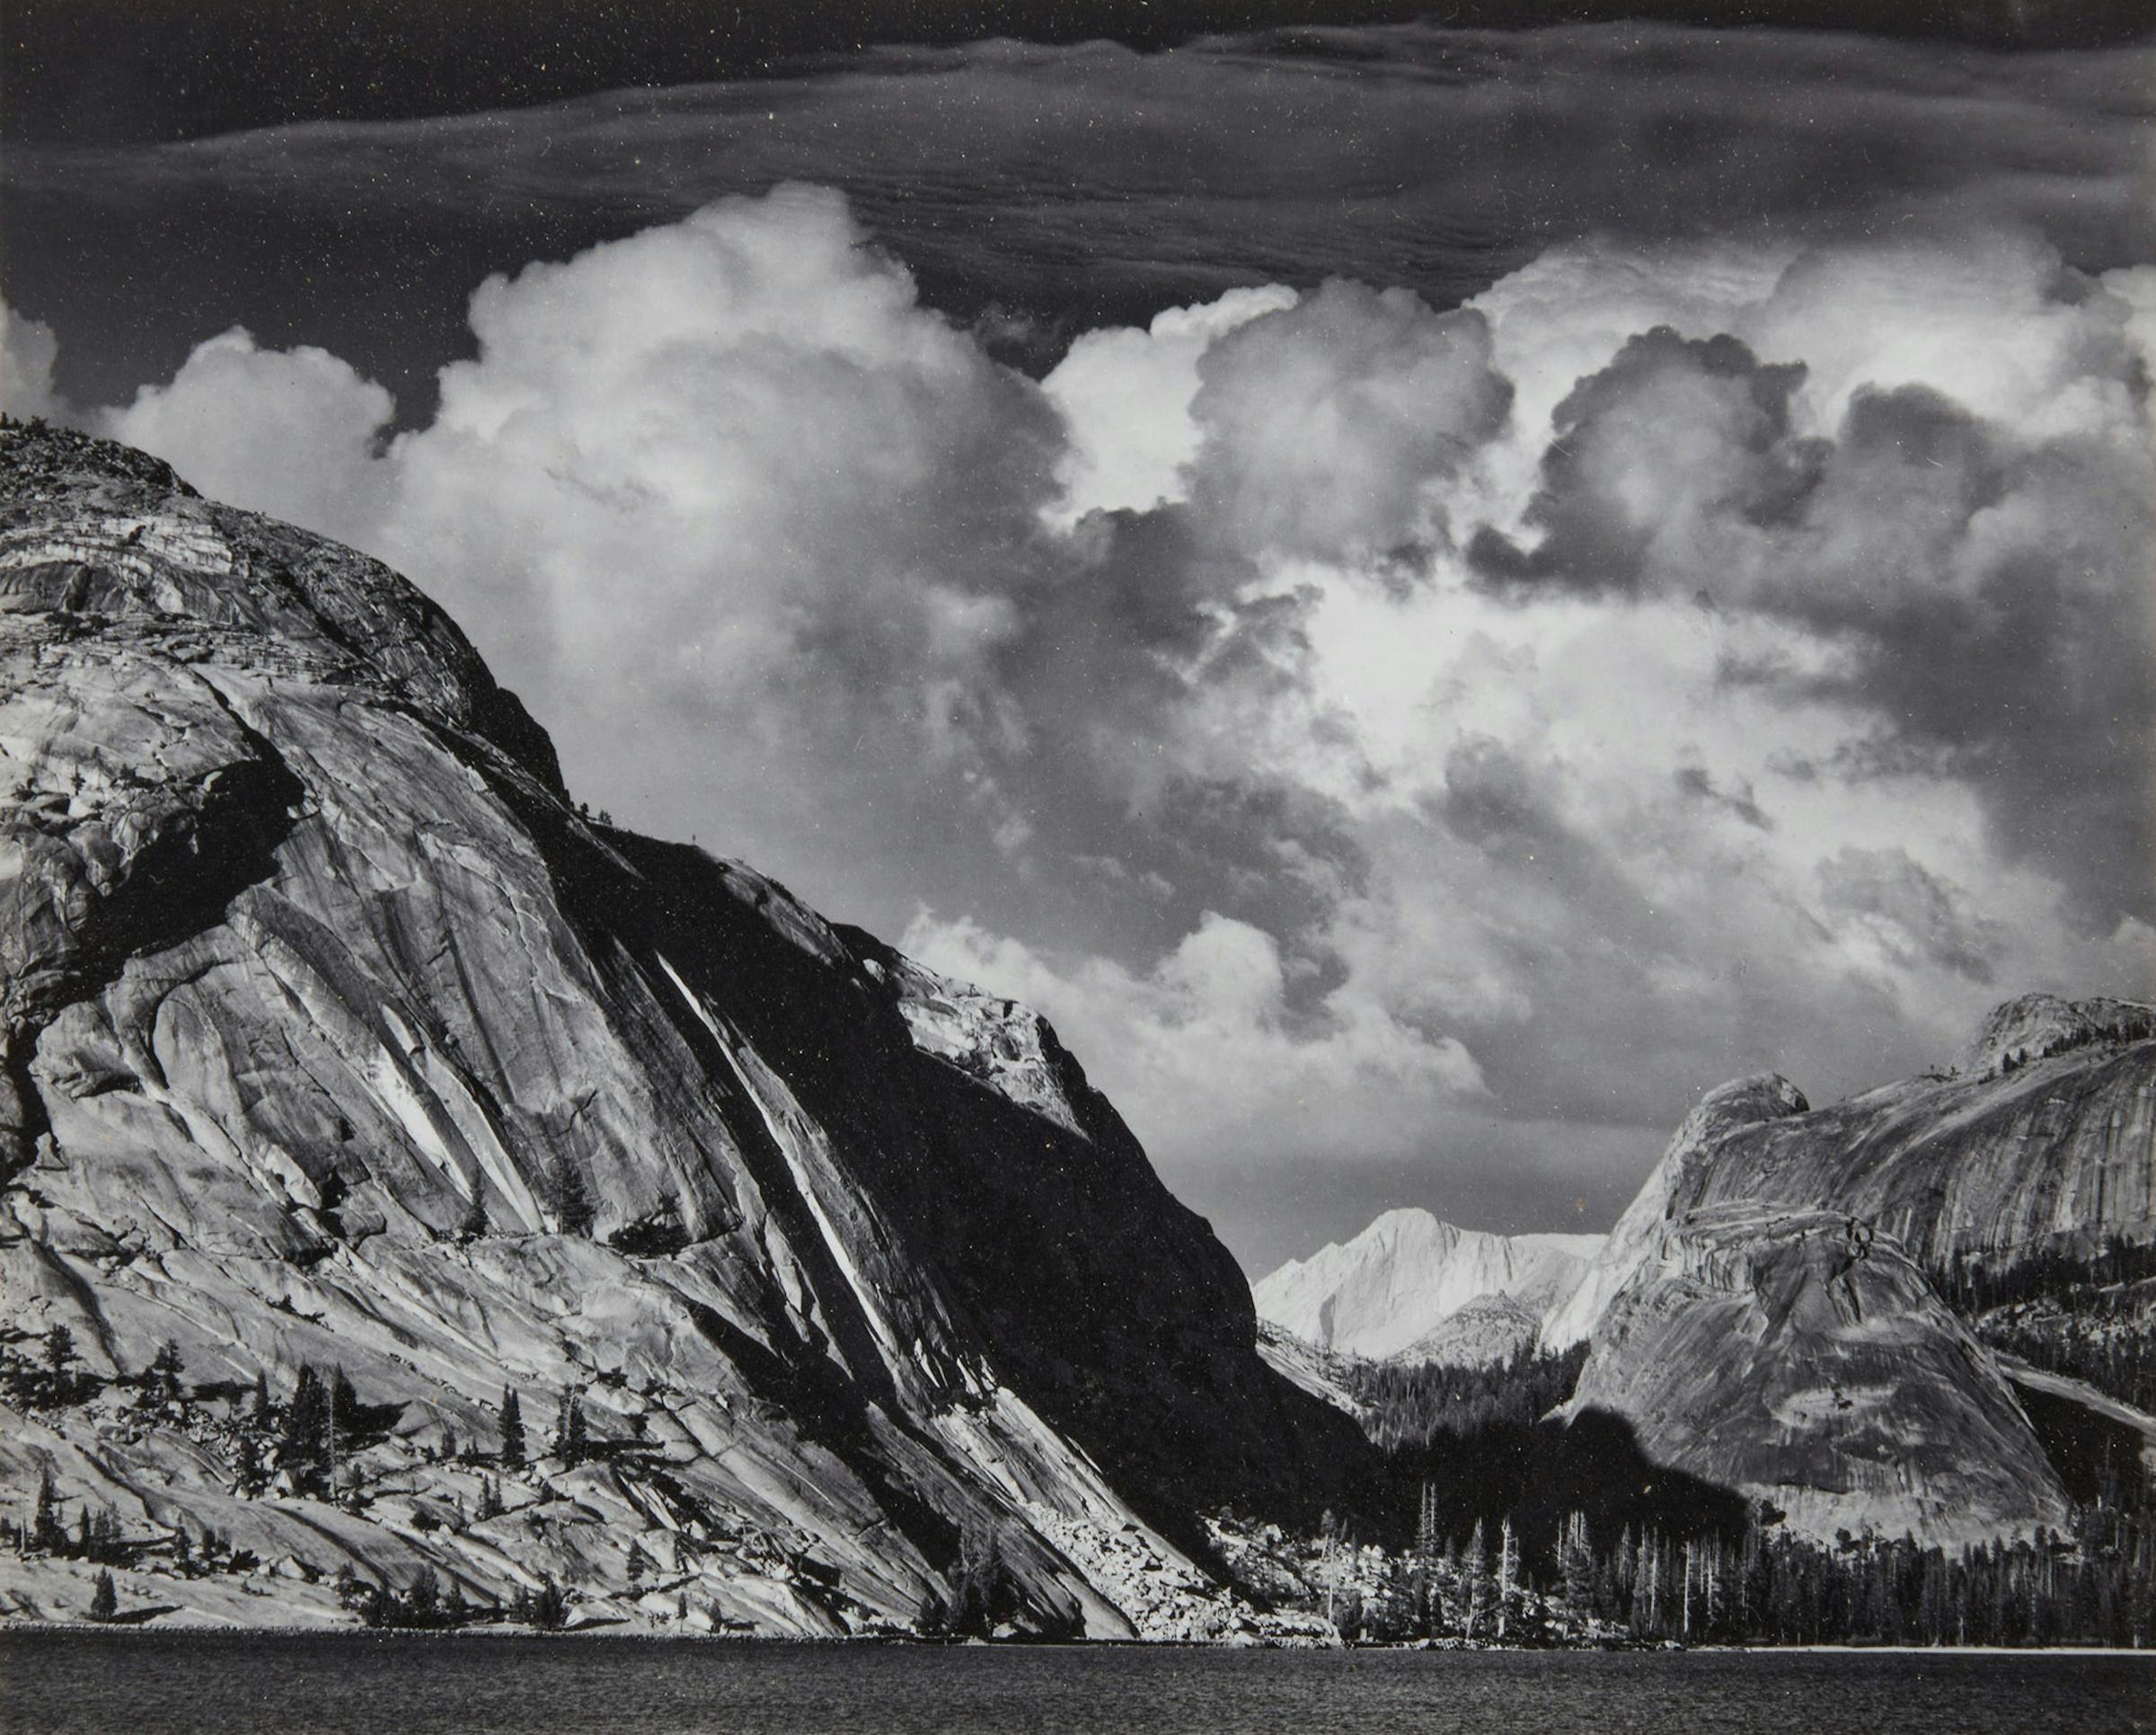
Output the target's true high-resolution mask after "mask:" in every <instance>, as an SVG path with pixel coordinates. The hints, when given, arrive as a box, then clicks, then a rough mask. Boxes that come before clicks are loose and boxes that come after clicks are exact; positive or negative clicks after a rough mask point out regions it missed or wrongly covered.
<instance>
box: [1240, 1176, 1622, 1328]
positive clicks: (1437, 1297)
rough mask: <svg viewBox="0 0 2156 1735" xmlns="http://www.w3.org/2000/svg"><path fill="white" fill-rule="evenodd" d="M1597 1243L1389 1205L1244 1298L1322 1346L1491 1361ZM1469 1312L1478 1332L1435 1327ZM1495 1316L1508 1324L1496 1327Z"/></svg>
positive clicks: (1566, 1288)
mask: <svg viewBox="0 0 2156 1735" xmlns="http://www.w3.org/2000/svg"><path fill="white" fill-rule="evenodd" d="M1602 1243H1603V1237H1602V1236H1600V1235H1486V1234H1484V1233H1482V1232H1481V1231H1480V1230H1476V1229H1459V1228H1455V1227H1454V1226H1453V1225H1451V1224H1450V1223H1442V1222H1440V1221H1438V1219H1437V1218H1436V1217H1432V1216H1431V1215H1430V1214H1429V1213H1428V1212H1427V1211H1422V1210H1414V1209H1407V1210H1395V1211H1387V1212H1386V1213H1385V1214H1384V1215H1383V1217H1379V1218H1377V1219H1376V1221H1374V1223H1372V1224H1371V1225H1370V1226H1369V1227H1368V1228H1366V1229H1365V1230H1364V1231H1363V1232H1362V1234H1360V1235H1356V1237H1355V1239H1354V1240H1352V1241H1350V1242H1347V1244H1344V1245H1343V1244H1339V1243H1337V1242H1336V1243H1334V1244H1330V1245H1328V1246H1326V1247H1324V1248H1322V1249H1321V1250H1320V1251H1319V1252H1317V1253H1312V1255H1311V1256H1310V1257H1309V1258H1308V1259H1304V1260H1290V1261H1288V1262H1287V1263H1286V1264H1285V1265H1283V1266H1282V1267H1281V1268H1280V1269H1279V1270H1277V1271H1275V1272H1273V1273H1272V1275H1271V1276H1269V1277H1267V1278H1265V1279H1261V1280H1260V1281H1259V1282H1258V1283H1257V1284H1256V1285H1255V1286H1253V1288H1252V1290H1251V1293H1252V1296H1253V1297H1254V1298H1255V1299H1256V1301H1257V1305H1258V1313H1259V1317H1261V1318H1263V1319H1267V1320H1270V1321H1271V1322H1272V1323H1275V1324H1277V1325H1279V1326H1281V1327H1282V1328H1284V1329H1285V1330H1286V1331H1289V1332H1294V1334H1295V1335H1296V1336H1297V1337H1300V1338H1303V1339H1304V1340H1306V1341H1309V1342H1311V1343H1314V1344H1316V1345H1317V1346H1318V1347H1319V1348H1320V1349H1321V1350H1332V1351H1335V1352H1338V1353H1341V1354H1347V1355H1357V1356H1366V1357H1370V1358H1372V1359H1384V1358H1386V1357H1393V1356H1401V1357H1403V1358H1404V1357H1406V1356H1407V1355H1408V1354H1409V1353H1410V1352H1413V1353H1415V1354H1416V1355H1417V1357H1418V1359H1430V1360H1443V1359H1448V1357H1449V1356H1450V1354H1451V1353H1452V1351H1453V1350H1454V1349H1455V1348H1457V1349H1459V1350H1462V1352H1463V1353H1465V1354H1467V1355H1468V1356H1469V1358H1470V1359H1477V1360H1480V1359H1490V1357H1489V1350H1490V1349H1491V1348H1492V1347H1493V1346H1497V1345H1498V1344H1500V1343H1501V1342H1502V1343H1509V1344H1512V1345H1513V1346H1514V1347H1517V1340H1518V1338H1519V1336H1520V1333H1519V1332H1518V1331H1517V1323H1518V1321H1519V1320H1520V1319H1521V1318H1522V1317H1523V1316H1524V1317H1525V1318H1526V1319H1527V1320H1528V1321H1529V1322H1530V1324H1531V1325H1532V1323H1533V1322H1535V1321H1539V1319H1540V1317H1541V1315H1542V1313H1543V1311H1544V1310H1545V1309H1547V1308H1548V1307H1550V1306H1551V1305H1553V1304H1554V1303H1556V1302H1557V1301H1559V1300H1560V1299H1562V1298H1563V1297H1565V1296H1566V1295H1568V1293H1569V1292H1570V1291H1571V1290H1572V1289H1573V1288H1575V1287H1576V1286H1577V1283H1578V1281H1579V1278H1580V1276H1581V1273H1582V1272H1583V1271H1584V1270H1586V1267H1587V1264H1588V1262H1589V1261H1591V1260H1592V1259H1593V1258H1594V1257H1595V1254H1596V1253H1598V1252H1599V1251H1600V1249H1601V1247H1602ZM1471 1307H1472V1308H1473V1309H1474V1310H1475V1311H1474V1314H1473V1315H1472V1316H1471V1317H1472V1319H1473V1321H1474V1323H1475V1324H1476V1327H1477V1329H1475V1330H1472V1331H1467V1330H1462V1332H1455V1333H1450V1334H1448V1333H1445V1332H1442V1331H1441V1330H1440V1327H1442V1326H1443V1325H1444V1324H1445V1322H1447V1321H1449V1320H1452V1319H1454V1317H1455V1316H1456V1315H1459V1314H1461V1313H1462V1310H1463V1309H1468V1308H1471ZM1499 1315H1503V1316H1504V1317H1506V1318H1507V1319H1509V1320H1510V1321H1512V1322H1513V1323H1512V1326H1511V1327H1510V1328H1508V1329H1506V1330H1496V1329H1494V1328H1495V1327H1496V1326H1497V1325H1498V1316H1499ZM1526 1341H1527V1342H1529V1343H1532V1342H1533V1332H1532V1330H1530V1331H1529V1332H1527V1334H1526ZM1500 1353H1502V1354H1508V1353H1510V1350H1509V1349H1503V1350H1500Z"/></svg>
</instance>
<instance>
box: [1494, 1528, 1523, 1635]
mask: <svg viewBox="0 0 2156 1735" xmlns="http://www.w3.org/2000/svg"><path fill="white" fill-rule="evenodd" d="M1519 1589H1520V1545H1519V1539H1518V1538H1517V1537H1516V1536H1514V1535H1513V1531H1512V1519H1511V1518H1506V1520H1505V1522H1504V1525H1503V1527H1501V1528H1500V1529H1499V1531H1498V1637H1499V1638H1500V1639H1501V1638H1503V1637H1504V1636H1505V1634H1506V1631H1507V1628H1508V1627H1509V1626H1510V1624H1511V1621H1512V1605H1513V1602H1514V1599H1515V1598H1516V1597H1517V1596H1518V1594H1519Z"/></svg>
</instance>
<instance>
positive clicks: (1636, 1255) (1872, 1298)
mask: <svg viewBox="0 0 2156 1735" xmlns="http://www.w3.org/2000/svg"><path fill="white" fill-rule="evenodd" d="M2152 1244H2156V1014H2152V1012H2151V1009H2150V1008H2147V1007H2145V1006H2138V1005H2131V1004H2128V1003H2123V1002H2116V1001H2091V1002H2081V1003H2073V1002H2067V1001H2063V1000H2059V999H2056V998H2054V997H2052V996H2025V997H2024V998H2022V999H2020V1000H2017V1001H2012V1002H2010V1003H2008V1004H2007V1005H2003V1006H2001V1007H2000V1008H1999V1009H1998V1010H1997V1011H1996V1012H1994V1013H1993V1014H1992V1015H1991V1017H1990V1018H1989V1019H1988V1020H1987V1021H1986V1022H1985V1023H1984V1028H1983V1029H1982V1030H1981V1031H1979V1032H1978V1034H1977V1035H1976V1037H1975V1039H1974V1040H1973V1041H1972V1042H1971V1043H1970V1044H1969V1046H1968V1047H1967V1048H1966V1049H1965V1050H1964V1051H1963V1053H1962V1055H1961V1056H1960V1058H1959V1059H1958V1061H1957V1064H1956V1066H1955V1067H1952V1068H1950V1069H1944V1070H1940V1071H1938V1072H1934V1073H1931V1074H1927V1075H1925V1076H1922V1077H1920V1078H1915V1079H1911V1080H1906V1081H1904V1082H1901V1083H1897V1084H1889V1085H1886V1086H1883V1087H1881V1088H1879V1089H1878V1090H1873V1091H1869V1092H1866V1093H1862V1094H1860V1095H1858V1096H1855V1097H1852V1098H1851V1099H1849V1100H1848V1101H1846V1102H1841V1103H1837V1104H1834V1105H1833V1106H1832V1107H1830V1108H1824V1109H1816V1110H1815V1109H1814V1108H1812V1106H1811V1105H1810V1104H1809V1103H1808V1102H1807V1101H1806V1099H1805V1097H1804V1095H1803V1093H1801V1092H1799V1091H1798V1089H1797V1088H1796V1087H1795V1086H1794V1085H1793V1084H1790V1083H1789V1081H1788V1080H1787V1079H1784V1078H1780V1077H1778V1076H1772V1075H1770V1076H1762V1077H1757V1078H1750V1079H1743V1080H1739V1081H1737V1082H1736V1083H1735V1084H1727V1085H1724V1086H1722V1087H1721V1088H1720V1089H1719V1090H1717V1091H1714V1092H1711V1093H1710V1094H1709V1095H1708V1096H1707V1097H1706V1098H1705V1099H1704V1100H1703V1101H1702V1102H1701V1104H1700V1105H1699V1107H1698V1108H1697V1109H1695V1110H1694V1111H1692V1114H1691V1115H1690V1116H1689V1117H1688V1118H1687V1119H1686V1120H1685V1122H1684V1124H1683V1127H1682V1128H1680V1129H1679V1130H1678V1132H1677V1135H1676V1137H1675V1138H1674V1140H1673V1141H1672V1143H1671V1145H1670V1146H1669V1149H1668V1151H1667V1153H1666V1155H1664V1157H1663V1158H1662V1161H1661V1162H1660V1164H1658V1165H1657V1168H1656V1169H1655V1171H1654V1173H1652V1174H1651V1175H1650V1176H1649V1177H1648V1181H1647V1183H1646V1185H1645V1186H1644V1187H1642V1188H1641V1190H1640V1192H1639V1196H1638V1197H1637V1198H1636V1199H1634V1200H1633V1202H1632V1203H1631V1205H1630V1207H1628V1208H1627V1209H1626V1210H1625V1212H1624V1214H1623V1215H1622V1217H1620V1218H1619V1220H1618V1223H1617V1226H1616V1227H1615V1228H1614V1229H1613V1231H1612V1233H1611V1235H1610V1238H1609V1241H1608V1244H1607V1245H1606V1246H1605V1247H1604V1249H1603V1251H1602V1253H1600V1254H1599V1255H1598V1256H1597V1257H1596V1259H1595V1262H1594V1263H1593V1264H1592V1265H1591V1266H1590V1267H1589V1268H1588V1270H1587V1271H1586V1276H1585V1277H1584V1278H1583V1279H1582V1280H1581V1281H1580V1283H1579V1285H1578V1287H1577V1288H1576V1289H1575V1290H1574V1292H1573V1294H1572V1295H1571V1297H1569V1298H1568V1300H1566V1301H1565V1302H1564V1303H1563V1304H1562V1305H1560V1306H1559V1307H1557V1308H1556V1309H1554V1310H1553V1311H1552V1313H1551V1315H1550V1317H1549V1319H1548V1320H1547V1321H1546V1322H1545V1325H1544V1332H1543V1341H1544V1343H1545V1344H1546V1345H1548V1346H1551V1347H1554V1348H1562V1347H1564V1346H1566V1345H1568V1344H1572V1343H1576V1342H1578V1341H1581V1340H1582V1339H1585V1340H1586V1341H1587V1342H1588V1344H1589V1345H1590V1351H1589V1355H1588V1359H1587V1362H1586V1368H1585V1369H1584V1370H1583V1372H1582V1374H1581V1376H1580V1380H1579V1385H1578V1388H1577V1393H1576V1394H1575V1396H1574V1399H1573V1402H1572V1405H1571V1408H1572V1410H1573V1411H1574V1412H1577V1411H1579V1410H1581V1409H1585V1408H1588V1407H1599V1408H1604V1409H1609V1410H1614V1411H1616V1412H1620V1413H1621V1414H1623V1415H1625V1416H1626V1417H1627V1418H1628V1419H1630V1421H1632V1422H1633V1424H1634V1425H1635V1427H1636V1428H1637V1429H1638V1430H1639V1437H1640V1441H1641V1444H1642V1445H1643V1447H1645V1448H1646V1449H1647V1451H1648V1453H1649V1455H1650V1456H1654V1457H1655V1458H1656V1459H1657V1461H1660V1462H1666V1463H1669V1464H1672V1465H1675V1466H1677V1467H1680V1468H1683V1469H1685V1470H1688V1471H1691V1472H1692V1473H1693V1474H1699V1475H1702V1476H1707V1477H1709V1478H1710V1479H1713V1480H1717V1481H1720V1482H1722V1483H1726V1484H1727V1485H1730V1486H1734V1487H1737V1488H1739V1489H1742V1490H1743V1491H1744V1492H1747V1493H1750V1494H1754V1495H1756V1496H1758V1497H1760V1498H1763V1499H1766V1500H1770V1501H1771V1502H1772V1504H1774V1505H1776V1506H1778V1507H1780V1508H1783V1509H1786V1510H1787V1511H1788V1512H1789V1515H1790V1522H1791V1523H1792V1525H1793V1526H1795V1527H1798V1528H1800V1529H1803V1530H1805V1531H1807V1532H1808V1533H1810V1534H1813V1535H1816V1536H1825V1537H1830V1538H1831V1537H1832V1536H1833V1534H1834V1532H1835V1531H1837V1530H1839V1529H1844V1528H1846V1529H1849V1530H1851V1531H1852V1532H1861V1531H1862V1530H1864V1529H1865V1528H1867V1527H1870V1528H1874V1529H1876V1530H1878V1532H1879V1533H1880V1534H1882V1535H1887V1536H1893V1535H1898V1534H1900V1533H1901V1532H1902V1531H1904V1530H1908V1531H1911V1532H1913V1534H1915V1535H1916V1536H1918V1537H1919V1538H1920V1539H1923V1540H1931V1541H1941V1542H1946V1543H1948V1544H1949V1545H1951V1544H1956V1543H1959V1542H1965V1541H1972V1540H1977V1539H1981V1538H1984V1537H1987V1536H1999V1535H2016V1534H2019V1535H2027V1534H2029V1533H2030V1532H2032V1531H2033V1530H2034V1529H2035V1528H2036V1527H2037V1526H2039V1525H2042V1526H2046V1527H2052V1528H2056V1527H2057V1526H2058V1525H2059V1524H2060V1523H2061V1521H2062V1520H2063V1518H2064V1517H2065V1516H2066V1511H2067V1500H2066V1493H2065V1491H2064V1489H2063V1486H2062V1484H2061V1482H2060V1478H2059V1476H2058V1474H2056V1472H2055V1470H2054V1466H2053V1465H2052V1464H2051V1462H2050V1461H2049V1460H2048V1458H2047V1456H2046V1452H2045V1449H2044V1447H2043V1446H2042V1444H2041V1443H2040V1441H2039V1439H2038V1438H2037V1434H2036V1432H2035V1430H2033V1428H2032V1427H2031V1425H2030V1422H2029V1420H2028V1414H2027V1412H2026V1411H2025V1408H2024V1405H2023V1403H2022V1400H2021V1396H2020V1391H2021V1387H2022V1385H2023V1384H2026V1383H2027V1381H2028V1370H2027V1369H2026V1368H2023V1367H2021V1366H2020V1365H2019V1363H2016V1362H2011V1361H2002V1360H2001V1358H2000V1357H1999V1356H1997V1355H1996V1354H1994V1352H1993V1348H1992V1347H1990V1346H1989V1345H1988V1344H1987V1343H1986V1342H1985V1341H1984V1339H1986V1338H1987V1337H1991V1338H1994V1339H1996V1338H1998V1337H1999V1336H2000V1330H1999V1319H1998V1315H1997V1313H1996V1311H1995V1310H1988V1309H1987V1308H1985V1307H1984V1306H1983V1305H1981V1303H1982V1298H1983V1297H1984V1296H1985V1295H1986V1294H1987V1293H1990V1292H1991V1291H1993V1290H1998V1289H2000V1288H2001V1287H2002V1286H2003V1287H2004V1292H2006V1293H2010V1294H2015V1295H2022V1294H2025V1293H2026V1295H2027V1296H2028V1297H2034V1298H2035V1300H2036V1304H2037V1305H2041V1306H2045V1307H2046V1308H2047V1309H2048V1310H2049V1311H2050V1312H2052V1313H2062V1314H2063V1315H2064V1316H2065V1317H2066V1318H2067V1321H2068V1323H2069V1324H2070V1325H2071V1326H2072V1327H2073V1328H2074V1329H2073V1330H2072V1331H2071V1332H2065V1333H2063V1335H2064V1336H2065V1337H2066V1338H2067V1339H2068V1340H2069V1341H2072V1340H2074V1339H2076V1338H2077V1336H2080V1335H2081V1334H2084V1333H2085V1332H2087V1331H2089V1330H2090V1329H2096V1328H2100V1327H2101V1326H2102V1325H2103V1324H2104V1323H2105V1322H2109V1323H2112V1324H2116V1323H2117V1320H2118V1319H2119V1317H2121V1315H2120V1311H2119V1310H2120V1309H2121V1308H2122V1307H2123V1308H2125V1309H2126V1310H2127V1312H2128V1314H2132V1310H2133V1309H2134V1306H2135V1305H2136V1304H2135V1301H2134V1290H2135V1287H2136V1286H2134V1284H2132V1283H2130V1282H2125V1281H2106V1280H2104V1279H2105V1277H2106V1274H2107V1273H2106V1267H2105V1263H2104V1261H2112V1262H2114V1263H2125V1262H2130V1261H2131V1260H2132V1259H2133V1258H2134V1256H2135V1255H2136V1254H2137V1253H2138V1254H2139V1255H2140V1256H2141V1257H2143V1258H2145V1257H2146V1254H2147V1250H2148V1249H2150V1247H2151V1246H2152ZM2134 1269H2138V1268H2137V1267H2136V1268H2134ZM2032 1286H2033V1287H2032ZM2141 1287H2143V1288H2145V1287H2146V1286H2145V1285H2143V1286H2141ZM2143 1311H2144V1312H2145V1308H2143ZM2134 1317H2138V1315H2134ZM2121 1329H2126V1330H2129V1331H2130V1330H2132V1329H2133V1320H2132V1318H2128V1319H2127V1321H2126V1324H2125V1326H2124V1327H2122V1328H2121ZM2021 1347H2027V1346H2021ZM2054 1384H2055V1382H2054ZM2084 1394H2085V1395H2086V1396H2087V1397H2089V1398H2090V1399H2091V1400H2093V1399H2095V1397H2096V1394H2095V1393H2093V1392H2090V1391H2086V1389H2085V1388H2084Z"/></svg>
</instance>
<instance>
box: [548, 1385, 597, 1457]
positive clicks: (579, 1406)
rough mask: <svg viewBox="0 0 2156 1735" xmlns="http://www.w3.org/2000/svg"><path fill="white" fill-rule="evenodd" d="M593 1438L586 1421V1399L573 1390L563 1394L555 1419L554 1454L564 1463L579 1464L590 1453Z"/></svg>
mask: <svg viewBox="0 0 2156 1735" xmlns="http://www.w3.org/2000/svg"><path fill="white" fill-rule="evenodd" d="M590 1447H591V1438H590V1435H589V1434H588V1432H587V1430H586V1427H585V1422H584V1401H583V1399H581V1398H579V1396H577V1394H575V1393H573V1392H564V1393H563V1394H561V1410H560V1412H558V1413H557V1415H556V1416H555V1419H554V1456H556V1457H558V1458H560V1459H561V1461H562V1462H563V1463H564V1464H568V1465H579V1464H581V1463H583V1462H584V1460H585V1458H586V1457H588V1456H589V1455H590Z"/></svg>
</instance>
